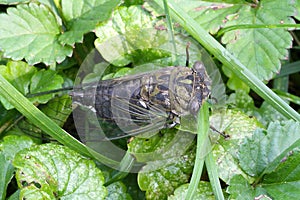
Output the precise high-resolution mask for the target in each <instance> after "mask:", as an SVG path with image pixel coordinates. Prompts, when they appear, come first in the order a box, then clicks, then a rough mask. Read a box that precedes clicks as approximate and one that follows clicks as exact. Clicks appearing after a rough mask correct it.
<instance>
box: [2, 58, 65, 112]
mask: <svg viewBox="0 0 300 200" xmlns="http://www.w3.org/2000/svg"><path fill="white" fill-rule="evenodd" d="M0 74H1V75H3V76H4V77H5V78H6V79H7V80H8V81H9V82H10V83H11V84H12V85H13V86H14V87H15V88H16V89H17V90H19V91H20V92H21V93H22V94H23V95H27V94H29V93H31V94H33V93H38V92H43V91H48V90H54V89H58V88H61V87H62V84H63V82H64V80H63V78H62V77H61V76H60V75H57V73H56V72H55V71H52V70H40V71H37V69H36V68H35V67H33V66H29V65H28V64H27V63H25V62H22V61H17V62H15V61H10V62H8V63H7V65H6V66H5V65H0ZM53 96H54V94H49V95H44V96H39V97H34V98H31V99H30V100H31V102H34V103H46V102H47V101H49V99H51V98H52V97H53ZM0 100H1V102H2V104H3V106H4V107H5V108H6V109H11V108H13V106H12V105H11V104H9V103H8V102H7V101H6V100H5V98H3V97H1V96H0Z"/></svg>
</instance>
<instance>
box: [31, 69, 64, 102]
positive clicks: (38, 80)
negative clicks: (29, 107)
mask: <svg viewBox="0 0 300 200" xmlns="http://www.w3.org/2000/svg"><path fill="white" fill-rule="evenodd" d="M63 83H64V79H63V78H62V77H61V76H60V75H58V74H57V73H56V72H55V71H52V70H40V71H38V72H37V73H35V74H34V75H33V76H32V78H31V80H30V93H31V94H36V93H39V92H44V91H51V90H55V89H58V88H61V87H62V84H63ZM53 96H54V94H49V95H43V96H37V97H33V98H30V101H31V102H36V103H46V102H48V101H49V99H51V98H52V97H53Z"/></svg>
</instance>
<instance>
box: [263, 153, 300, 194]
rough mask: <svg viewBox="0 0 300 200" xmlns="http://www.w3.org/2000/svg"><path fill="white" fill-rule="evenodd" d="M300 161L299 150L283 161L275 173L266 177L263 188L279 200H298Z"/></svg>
mask: <svg viewBox="0 0 300 200" xmlns="http://www.w3.org/2000/svg"><path fill="white" fill-rule="evenodd" d="M299 160H300V151H299V148H298V149H295V150H293V151H291V152H290V153H289V154H288V156H286V157H285V158H284V159H283V160H281V162H280V164H279V166H278V168H277V169H276V170H275V171H274V172H272V173H270V174H267V175H266V176H265V177H264V179H263V182H262V183H261V187H263V188H264V189H266V191H267V192H268V193H269V194H270V195H271V196H272V197H276V198H277V199H297V198H298V197H299V195H300V191H299V187H300V166H299V164H298V163H299Z"/></svg>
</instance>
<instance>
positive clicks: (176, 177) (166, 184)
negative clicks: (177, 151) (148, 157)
mask: <svg viewBox="0 0 300 200" xmlns="http://www.w3.org/2000/svg"><path fill="white" fill-rule="evenodd" d="M194 159H195V148H191V149H189V150H188V151H187V152H186V153H185V154H184V155H182V156H180V157H178V158H176V159H170V160H169V161H168V163H166V164H165V166H163V167H162V168H161V169H158V170H156V171H150V172H144V173H143V172H140V173H139V174H138V184H139V186H140V189H141V190H142V191H146V199H166V198H167V196H168V195H171V194H172V193H173V192H174V190H175V189H176V188H177V187H178V186H180V185H182V184H184V183H187V182H188V181H189V178H190V175H191V173H192V171H193V165H194V163H193V162H194ZM152 164H153V163H152ZM148 165H151V163H150V164H148ZM148 167H151V166H148Z"/></svg>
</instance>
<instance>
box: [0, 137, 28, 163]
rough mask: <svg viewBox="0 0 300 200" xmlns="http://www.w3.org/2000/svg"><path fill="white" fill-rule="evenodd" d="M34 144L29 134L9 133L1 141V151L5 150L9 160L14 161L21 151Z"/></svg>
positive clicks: (4, 152)
mask: <svg viewBox="0 0 300 200" xmlns="http://www.w3.org/2000/svg"><path fill="white" fill-rule="evenodd" d="M33 144H34V143H33V141H32V140H31V139H30V138H29V137H28V136H17V135H8V136H5V137H4V138H3V141H2V142H1V143H0V151H1V152H3V154H4V155H5V158H6V159H7V160H10V161H12V160H13V159H14V157H15V155H16V154H17V153H18V152H19V151H21V150H23V149H27V148H29V147H31V146H32V145H33Z"/></svg>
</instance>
